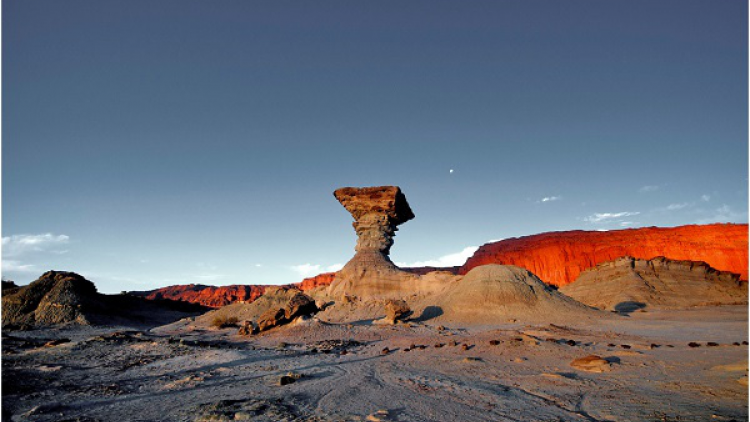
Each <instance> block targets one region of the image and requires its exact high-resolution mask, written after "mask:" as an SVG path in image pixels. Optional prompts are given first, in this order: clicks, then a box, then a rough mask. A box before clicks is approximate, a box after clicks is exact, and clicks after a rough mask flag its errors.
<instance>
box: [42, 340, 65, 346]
mask: <svg viewBox="0 0 750 422" xmlns="http://www.w3.org/2000/svg"><path fill="white" fill-rule="evenodd" d="M69 342H70V339H68V338H59V339H57V340H50V341H48V342H46V343H44V347H54V346H59V345H61V344H64V343H69Z"/></svg>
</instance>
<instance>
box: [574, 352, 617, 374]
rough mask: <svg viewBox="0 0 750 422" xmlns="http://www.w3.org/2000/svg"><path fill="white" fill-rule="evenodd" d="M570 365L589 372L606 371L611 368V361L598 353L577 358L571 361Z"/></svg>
mask: <svg viewBox="0 0 750 422" xmlns="http://www.w3.org/2000/svg"><path fill="white" fill-rule="evenodd" d="M570 366H572V367H573V368H576V369H580V370H582V371H588V372H604V371H607V370H609V369H610V365H609V362H608V361H607V360H606V359H603V358H602V357H601V356H597V355H589V356H585V357H582V358H578V359H575V360H574V361H572V362H570Z"/></svg>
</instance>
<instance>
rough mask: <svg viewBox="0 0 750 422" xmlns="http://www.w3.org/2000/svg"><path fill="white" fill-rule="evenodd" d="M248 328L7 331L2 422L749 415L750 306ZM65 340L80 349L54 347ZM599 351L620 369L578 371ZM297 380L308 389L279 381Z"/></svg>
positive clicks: (621, 418)
mask: <svg viewBox="0 0 750 422" xmlns="http://www.w3.org/2000/svg"><path fill="white" fill-rule="evenodd" d="M236 331H237V329H236V328H226V329H201V328H198V327H197V326H194V325H192V324H191V321H183V322H181V323H177V324H172V325H169V326H165V327H158V328H154V329H150V330H145V329H143V330H133V329H128V328H125V327H112V328H101V327H98V328H94V327H78V328H64V329H47V330H34V331H20V332H19V331H14V332H7V333H6V332H3V349H2V365H3V366H2V368H3V371H2V419H3V421H8V420H13V421H21V420H23V421H26V420H29V421H66V420H69V421H196V420H197V421H203V420H260V421H264V420H268V421H276V420H300V421H334V420H393V421H469V420H476V421H506V420H507V421H677V420H679V421H730V420H737V421H746V420H747V419H748V390H747V386H746V384H747V362H748V360H747V359H748V347H747V345H742V344H741V343H742V342H743V341H746V340H748V338H747V333H748V313H747V307H746V306H725V307H712V308H698V309H693V310H682V311H649V312H635V313H632V314H630V315H629V316H613V318H607V319H602V320H600V321H597V322H594V323H585V325H580V326H571V325H570V324H568V325H566V326H563V325H555V324H547V325H536V326H527V325H522V324H518V323H515V324H505V325H502V326H495V327H458V326H455V327H439V326H437V324H431V323H430V321H426V322H423V323H407V324H399V325H396V326H380V325H373V324H371V322H370V321H361V322H358V323H354V324H329V323H325V322H321V321H317V320H311V321H306V322H303V323H299V324H296V325H294V326H287V327H282V328H277V329H275V330H272V331H270V332H268V333H266V334H263V335H260V336H255V337H240V336H237V335H236ZM61 338H65V339H69V340H70V341H69V342H65V343H62V344H58V345H47V346H45V345H44V344H45V343H46V342H48V341H50V340H53V339H61ZM491 340H498V341H499V344H496V345H491V344H490V341H491ZM690 342H697V343H699V344H700V347H690V346H688V343H690ZM708 342H714V343H718V345H711V346H709V345H708V344H707V343H708ZM735 342H737V343H740V345H734V344H733V343H735ZM440 344H442V345H444V346H442V347H436V345H440ZM454 344H455V345H454ZM464 344H466V347H464V346H463V345H464ZM412 345H414V346H416V347H412ZM419 346H426V347H419ZM384 348H388V349H389V350H390V351H389V352H387V353H384V352H383V349H384ZM591 354H596V355H599V356H601V357H603V358H605V359H606V360H608V361H609V362H610V367H609V368H608V369H607V368H605V372H602V373H597V372H586V371H581V370H578V369H575V368H573V367H571V366H570V362H571V361H572V360H573V359H576V358H580V357H584V356H587V355H591ZM289 373H292V374H291V375H292V376H291V377H290V378H291V380H293V381H295V382H293V383H290V384H287V385H283V386H282V385H280V380H281V377H282V376H284V375H287V374H289ZM298 376H299V378H298ZM296 378H298V379H296ZM295 379H296V380H295Z"/></svg>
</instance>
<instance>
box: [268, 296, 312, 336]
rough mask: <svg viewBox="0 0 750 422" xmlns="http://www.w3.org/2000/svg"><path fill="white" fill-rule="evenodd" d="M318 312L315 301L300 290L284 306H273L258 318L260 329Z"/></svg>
mask: <svg viewBox="0 0 750 422" xmlns="http://www.w3.org/2000/svg"><path fill="white" fill-rule="evenodd" d="M316 312H318V307H317V306H315V301H314V300H313V299H312V298H310V296H307V295H306V294H304V293H302V292H299V293H297V294H295V295H294V296H292V298H291V299H289V302H287V304H286V306H284V307H283V308H272V309H269V310H267V311H266V312H265V313H263V315H261V316H260V317H259V318H258V324H257V325H258V330H259V331H261V332H262V331H267V330H270V329H271V328H274V327H278V326H279V325H284V324H287V323H289V322H292V321H293V320H294V319H295V318H297V317H301V316H308V315H312V314H314V313H316Z"/></svg>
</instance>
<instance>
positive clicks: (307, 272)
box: [289, 263, 344, 277]
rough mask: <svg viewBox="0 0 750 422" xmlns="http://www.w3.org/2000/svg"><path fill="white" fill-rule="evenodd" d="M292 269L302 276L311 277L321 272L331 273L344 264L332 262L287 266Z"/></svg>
mask: <svg viewBox="0 0 750 422" xmlns="http://www.w3.org/2000/svg"><path fill="white" fill-rule="evenodd" d="M289 268H290V269H291V270H292V271H296V272H297V273H299V275H300V276H302V277H312V276H315V275H318V274H321V273H332V272H336V271H338V270H340V269H342V268H344V264H332V265H327V266H323V265H320V264H309V263H308V264H300V265H292V266H291V267H289Z"/></svg>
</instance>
